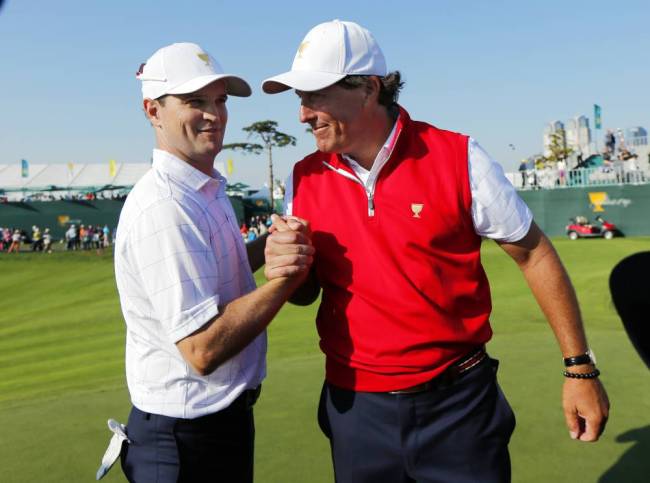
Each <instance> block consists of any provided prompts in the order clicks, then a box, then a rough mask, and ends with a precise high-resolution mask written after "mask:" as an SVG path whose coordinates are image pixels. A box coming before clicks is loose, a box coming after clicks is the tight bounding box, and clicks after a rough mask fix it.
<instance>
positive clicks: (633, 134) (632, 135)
mask: <svg viewBox="0 0 650 483" xmlns="http://www.w3.org/2000/svg"><path fill="white" fill-rule="evenodd" d="M625 143H626V144H627V145H628V146H630V147H634V146H647V145H648V131H646V130H645V129H644V128H642V127H641V126H636V127H631V128H629V129H627V130H626V133H625Z"/></svg>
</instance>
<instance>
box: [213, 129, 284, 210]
mask: <svg viewBox="0 0 650 483" xmlns="http://www.w3.org/2000/svg"><path fill="white" fill-rule="evenodd" d="M243 130H244V131H245V132H247V133H248V138H249V139H250V138H251V137H253V138H254V139H255V138H257V139H261V141H262V143H263V144H257V143H231V144H226V145H224V147H223V148H224V149H232V150H235V151H237V150H241V151H243V152H244V153H246V154H248V153H252V154H261V153H262V151H263V150H266V152H267V153H268V154H269V191H270V198H271V212H273V209H274V206H275V205H274V202H273V188H274V186H275V184H274V182H273V148H274V147H276V148H282V147H284V146H288V145H291V146H295V145H296V138H295V137H293V136H291V135H289V134H286V133H283V132H280V131H278V123H277V122H275V121H268V120H267V121H258V122H254V123H253V124H251V125H250V126H246V127H245V128H243Z"/></svg>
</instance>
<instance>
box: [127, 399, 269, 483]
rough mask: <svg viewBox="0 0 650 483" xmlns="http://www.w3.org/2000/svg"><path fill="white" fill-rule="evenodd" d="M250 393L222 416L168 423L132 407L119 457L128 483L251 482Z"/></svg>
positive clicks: (175, 419) (168, 419)
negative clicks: (126, 437)
mask: <svg viewBox="0 0 650 483" xmlns="http://www.w3.org/2000/svg"><path fill="white" fill-rule="evenodd" d="M251 392H253V391H247V392H245V393H244V394H243V395H242V396H240V397H239V398H238V399H237V400H235V402H234V403H233V404H231V405H230V406H229V407H228V408H226V409H224V410H222V411H219V412H217V413H214V414H210V415H208V416H203V417H200V418H196V419H180V418H170V417H167V416H161V415H157V414H149V413H144V412H142V411H140V410H139V409H138V408H136V407H133V409H132V410H131V414H130V415H129V421H128V423H127V434H128V437H129V440H130V441H131V443H130V444H126V443H125V444H124V447H123V449H122V454H121V463H122V470H123V471H124V474H125V475H126V477H127V479H128V480H129V482H131V483H176V482H179V483H208V482H210V483H219V482H227V483H252V482H253V450H254V439H255V424H254V420H253V407H252V406H253V403H254V400H251V396H250V393H251ZM258 394H259V393H258ZM253 397H254V398H256V395H254V396H253Z"/></svg>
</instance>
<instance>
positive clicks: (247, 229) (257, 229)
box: [239, 215, 272, 243]
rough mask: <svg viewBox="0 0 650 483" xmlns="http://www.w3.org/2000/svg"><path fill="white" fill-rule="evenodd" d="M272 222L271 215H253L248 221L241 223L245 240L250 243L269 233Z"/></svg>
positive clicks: (241, 230) (240, 229)
mask: <svg viewBox="0 0 650 483" xmlns="http://www.w3.org/2000/svg"><path fill="white" fill-rule="evenodd" d="M271 224H272V222H271V217H270V216H267V215H262V216H252V217H251V218H250V220H249V222H248V223H242V224H241V227H240V228H239V231H240V232H241V236H242V238H243V239H244V242H246V243H249V242H252V241H253V240H256V239H257V238H258V237H260V236H262V235H264V234H266V233H268V231H269V227H270V226H271Z"/></svg>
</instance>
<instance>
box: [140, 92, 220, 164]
mask: <svg viewBox="0 0 650 483" xmlns="http://www.w3.org/2000/svg"><path fill="white" fill-rule="evenodd" d="M227 99H228V96H227V94H226V85H225V83H224V81H221V80H220V81H216V82H213V83H211V84H208V85H207V86H205V87H204V88H202V89H200V90H198V91H196V92H193V93H190V94H176V95H167V96H165V97H164V99H158V100H151V99H145V101H144V107H145V112H146V114H147V117H148V118H149V120H150V121H151V123H152V124H153V126H154V128H155V130H156V139H157V141H158V148H159V149H163V150H165V151H167V152H169V153H171V154H173V155H175V156H177V157H178V158H180V159H182V160H183V161H185V162H187V163H189V164H191V165H192V166H194V167H196V168H197V169H199V170H201V171H203V172H205V173H206V174H208V175H209V174H211V171H212V166H213V163H214V158H215V156H216V155H217V154H218V153H219V151H221V148H222V145H223V136H224V133H225V130H226V123H227V121H228V110H227V109H226V101H227Z"/></svg>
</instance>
